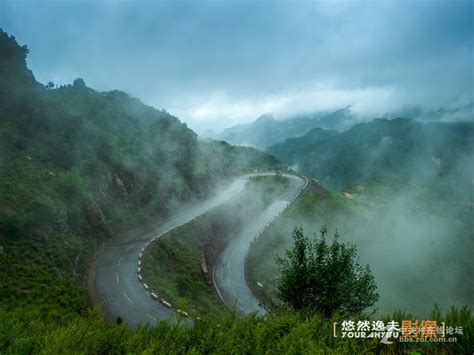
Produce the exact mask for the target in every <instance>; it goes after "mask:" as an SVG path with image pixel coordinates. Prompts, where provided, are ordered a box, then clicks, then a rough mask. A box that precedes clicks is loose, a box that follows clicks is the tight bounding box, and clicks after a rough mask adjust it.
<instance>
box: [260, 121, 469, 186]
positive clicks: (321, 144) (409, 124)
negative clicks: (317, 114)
mask: <svg viewBox="0 0 474 355" xmlns="http://www.w3.org/2000/svg"><path fill="white" fill-rule="evenodd" d="M267 151H268V152H269V153H271V154H274V155H275V156H276V157H278V158H279V159H281V160H283V161H284V162H285V163H287V164H288V165H289V166H291V167H293V168H296V169H298V170H299V171H302V172H304V173H306V174H310V175H312V176H314V177H316V178H317V179H319V180H320V181H321V183H323V184H326V185H328V186H331V187H333V188H342V187H344V186H347V185H349V184H352V183H355V182H357V181H361V180H363V179H366V178H368V177H370V176H395V177H401V178H404V179H408V180H410V181H413V182H415V183H421V184H423V185H426V186H430V187H436V188H440V187H441V186H443V189H444V188H449V189H448V190H449V191H450V192H451V193H454V192H458V193H460V194H461V195H462V194H463V193H464V192H463V191H458V190H459V188H469V187H470V186H472V185H471V177H472V175H473V173H474V170H473V169H474V166H473V164H472V161H471V157H472V152H473V151H474V124H473V123H471V122H457V123H420V122H417V121H414V120H410V119H404V118H397V119H393V120H387V119H375V120H373V121H372V122H367V123H361V124H358V125H356V126H354V127H352V128H351V129H349V130H347V131H345V132H342V133H338V132H336V131H327V130H323V129H320V128H315V129H313V130H312V131H310V132H308V133H307V134H306V135H305V136H303V137H299V138H294V139H288V140H286V141H285V142H283V143H280V144H276V145H274V146H271V147H269V148H268V149H267Z"/></svg>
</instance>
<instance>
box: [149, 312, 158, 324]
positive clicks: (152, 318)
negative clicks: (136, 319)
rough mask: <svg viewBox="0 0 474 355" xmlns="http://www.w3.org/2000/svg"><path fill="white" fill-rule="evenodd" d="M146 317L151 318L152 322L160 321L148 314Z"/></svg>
mask: <svg viewBox="0 0 474 355" xmlns="http://www.w3.org/2000/svg"><path fill="white" fill-rule="evenodd" d="M146 315H147V317H148V318H150V319H151V320H154V321H155V322H157V321H158V319H156V318H155V317H153V316H152V315H150V314H148V313H147V314H146Z"/></svg>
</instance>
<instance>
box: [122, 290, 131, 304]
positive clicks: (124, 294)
mask: <svg viewBox="0 0 474 355" xmlns="http://www.w3.org/2000/svg"><path fill="white" fill-rule="evenodd" d="M123 296H124V297H125V298H126V299H127V300H128V302H130V303H132V304H133V301H132V300H131V299H130V297H128V296H127V294H126V293H125V292H124V293H123Z"/></svg>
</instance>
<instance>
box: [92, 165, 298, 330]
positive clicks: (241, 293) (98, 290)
mask: <svg viewBox="0 0 474 355" xmlns="http://www.w3.org/2000/svg"><path fill="white" fill-rule="evenodd" d="M265 175H272V174H271V173H255V174H246V175H242V176H240V177H238V178H237V179H236V180H235V181H234V182H233V183H232V184H231V185H230V186H228V187H227V188H225V189H222V190H221V191H220V192H218V193H217V194H216V195H215V196H214V197H212V198H210V199H208V200H205V201H203V202H201V203H199V204H197V205H195V206H193V207H189V208H187V209H185V210H183V211H181V212H179V213H177V214H175V215H174V216H172V217H170V218H169V219H167V220H166V221H163V222H162V223H160V224H159V225H157V226H156V227H155V228H153V229H152V230H151V231H149V232H147V233H142V234H138V235H133V236H129V237H128V238H125V239H122V240H121V241H119V242H117V243H116V244H114V245H109V246H107V247H105V248H103V250H102V251H101V252H100V253H99V255H98V256H97V258H96V261H95V265H94V268H95V270H94V272H91V278H92V279H91V282H92V283H93V287H92V290H91V292H93V296H94V298H95V299H96V300H98V301H99V302H100V306H101V309H102V310H103V312H104V313H105V314H106V315H107V317H108V318H109V319H110V320H111V321H115V320H116V319H117V318H118V317H120V318H121V319H122V320H123V321H124V322H127V323H128V324H129V326H131V327H136V326H137V325H138V324H145V323H150V324H154V323H156V321H157V320H162V319H169V320H173V319H176V313H175V312H174V311H172V310H170V309H168V308H167V307H165V306H164V305H162V304H160V303H159V302H157V301H156V300H154V299H152V298H151V296H150V293H149V291H147V290H145V289H144V287H143V286H142V284H141V283H140V282H139V280H138V274H137V266H138V265H137V261H138V258H139V254H140V251H141V250H142V248H143V247H145V246H146V245H147V243H148V242H150V241H151V240H153V239H154V238H155V237H156V236H158V235H161V234H164V233H165V232H166V231H168V230H170V229H173V228H176V227H178V226H180V225H183V224H185V223H188V222H189V221H191V220H193V219H194V218H196V217H198V216H199V215H201V214H203V213H205V212H207V211H208V210H210V209H213V208H215V207H217V206H219V205H220V204H222V203H223V202H225V201H227V200H229V199H230V198H232V197H233V196H234V195H236V194H237V193H239V192H240V191H242V190H243V189H244V188H245V184H246V183H247V182H248V180H249V178H251V177H254V176H265ZM284 176H285V177H289V178H290V181H291V183H290V187H289V188H288V189H287V191H285V193H284V194H283V195H282V196H283V197H282V198H283V201H277V202H274V203H273V204H272V205H270V206H269V207H268V208H267V209H266V210H265V211H264V212H263V213H262V214H261V215H260V216H258V217H257V218H256V222H255V223H254V224H252V226H249V227H248V230H247V229H246V230H245V231H243V232H242V233H241V234H239V238H237V239H238V240H241V242H242V243H241V244H239V245H236V244H235V243H234V242H233V243H231V245H230V246H229V247H228V248H226V249H225V251H224V254H225V255H229V252H228V250H231V251H232V250H235V252H234V254H232V252H231V254H232V257H231V258H230V259H229V261H227V259H226V257H224V258H221V260H222V262H223V265H224V266H231V267H232V268H233V267H235V268H237V269H236V270H235V272H225V270H227V269H226V268H222V267H218V268H216V272H218V273H219V275H223V277H218V278H217V279H218V280H219V281H218V286H219V287H220V288H222V292H223V293H224V295H225V296H224V298H225V299H226V301H227V300H228V301H229V302H230V303H233V300H234V299H235V297H237V298H239V299H242V300H243V302H242V301H241V302H239V305H241V306H240V307H241V308H239V309H242V310H243V311H246V312H247V311H252V310H259V309H257V308H256V307H255V306H257V307H258V302H257V301H256V299H255V298H254V297H253V296H252V294H251V293H250V290H249V289H248V287H247V285H246V283H245V278H244V276H243V275H244V269H243V267H244V260H245V256H246V253H247V251H248V249H249V247H250V244H248V242H246V241H247V240H248V241H251V238H252V239H253V237H255V236H256V235H257V234H258V232H259V231H260V230H261V229H262V228H263V227H264V226H265V224H266V223H268V221H270V220H271V219H272V218H274V216H276V215H277V214H278V213H279V212H280V211H281V210H282V209H284V207H285V206H286V204H287V202H288V201H289V200H290V199H291V198H292V196H294V195H295V194H296V193H297V191H299V190H300V189H301V188H302V186H303V185H304V179H303V178H300V177H297V176H295V175H286V174H285V175H284ZM237 239H236V240H237ZM230 248H231V249H230ZM216 281H217V280H216ZM221 281H222V282H221ZM223 282H225V283H230V284H231V285H232V287H231V288H230V287H226V286H225V285H223ZM238 282H240V283H241V284H240V286H239V285H238Z"/></svg>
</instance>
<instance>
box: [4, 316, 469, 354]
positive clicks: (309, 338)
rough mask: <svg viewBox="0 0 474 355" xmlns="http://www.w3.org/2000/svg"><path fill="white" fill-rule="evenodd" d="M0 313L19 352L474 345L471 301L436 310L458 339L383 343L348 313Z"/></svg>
mask: <svg viewBox="0 0 474 355" xmlns="http://www.w3.org/2000/svg"><path fill="white" fill-rule="evenodd" d="M0 319H2V322H0V351H1V352H2V353H12V354H19V353H43V354H73V353H74V354H76V353H87V354H95V353H149V354H155V353H156V354H169V353H180V354H249V353H251V354H269V353H270V354H319V353H324V354H362V353H376V354H406V353H409V352H413V353H417V352H418V353H422V354H425V353H430V354H432V353H440V354H468V353H470V352H471V351H472V349H473V347H474V343H473V339H474V317H473V315H472V313H471V312H470V311H469V310H467V309H451V310H449V311H448V312H446V313H445V314H440V313H439V312H437V311H436V310H435V311H434V312H433V313H432V314H431V315H430V318H429V319H433V320H437V322H441V321H445V322H446V325H448V326H453V327H454V326H459V327H463V335H457V339H458V340H457V342H456V343H430V342H413V343H401V342H398V341H394V343H393V344H391V345H385V344H381V343H380V339H348V338H342V337H340V336H339V337H337V338H335V337H333V335H332V327H333V323H332V322H333V321H336V322H338V323H340V322H341V321H342V320H343V319H342V318H336V317H334V318H332V319H331V320H327V319H325V318H323V317H320V316H318V315H312V316H302V315H300V314H297V313H295V314H276V315H270V316H268V317H267V318H265V319H264V318H259V317H255V316H247V317H244V318H239V317H236V316H235V315H232V314H228V315H226V316H223V317H220V318H218V319H216V320H202V321H196V323H195V325H194V326H193V327H188V326H186V325H184V324H183V323H181V324H178V325H173V324H171V323H166V322H160V323H158V324H157V325H156V326H155V327H140V328H138V329H136V330H129V329H127V327H126V326H124V325H122V326H117V325H111V324H110V323H108V322H106V321H105V320H104V318H103V317H102V316H100V315H99V314H98V313H96V312H93V311H91V312H89V313H87V314H85V315H84V316H69V317H65V318H64V319H63V321H62V322H51V321H47V320H42V319H37V318H33V317H22V316H21V315H19V314H18V313H12V312H5V311H4V310H2V309H1V308H0ZM403 319H411V320H416V319H418V318H417V317H416V316H413V315H410V314H400V313H398V314H392V315H387V316H385V317H384V318H383V320H384V321H385V322H388V321H390V320H398V321H400V320H403ZM353 320H355V321H357V320H358V318H354V319H353ZM363 320H364V319H363Z"/></svg>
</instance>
